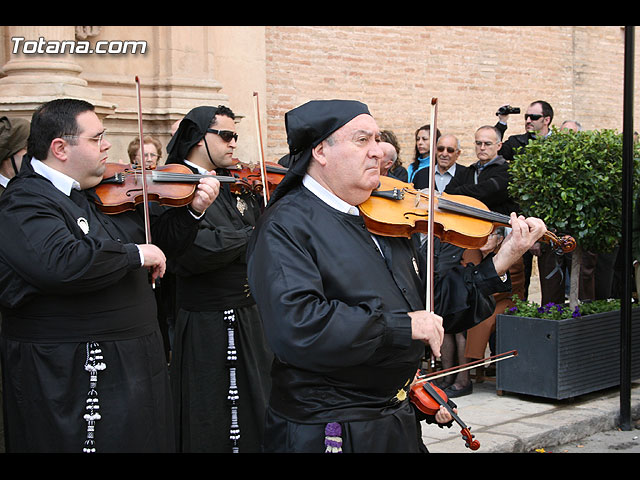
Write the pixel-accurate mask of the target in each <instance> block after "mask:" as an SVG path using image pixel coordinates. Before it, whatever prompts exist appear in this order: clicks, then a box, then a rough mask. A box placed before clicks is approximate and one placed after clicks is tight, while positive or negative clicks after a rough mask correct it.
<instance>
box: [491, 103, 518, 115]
mask: <svg viewBox="0 0 640 480" xmlns="http://www.w3.org/2000/svg"><path fill="white" fill-rule="evenodd" d="M512 113H520V109H519V108H518V107H512V106H511V105H505V106H504V107H500V108H499V109H498V111H497V112H496V115H511V114H512Z"/></svg>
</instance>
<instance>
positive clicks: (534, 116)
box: [524, 113, 544, 120]
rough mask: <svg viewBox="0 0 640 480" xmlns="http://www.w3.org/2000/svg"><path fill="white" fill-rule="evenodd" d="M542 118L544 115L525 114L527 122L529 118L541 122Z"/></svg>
mask: <svg viewBox="0 0 640 480" xmlns="http://www.w3.org/2000/svg"><path fill="white" fill-rule="evenodd" d="M542 117H544V115H539V114H536V113H525V114H524V119H525V120H527V119H528V118H530V119H531V120H540V119H541V118H542Z"/></svg>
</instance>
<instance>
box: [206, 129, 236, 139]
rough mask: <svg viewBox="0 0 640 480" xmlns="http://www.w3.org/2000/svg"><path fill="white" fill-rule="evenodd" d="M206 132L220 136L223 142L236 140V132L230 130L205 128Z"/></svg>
mask: <svg viewBox="0 0 640 480" xmlns="http://www.w3.org/2000/svg"><path fill="white" fill-rule="evenodd" d="M207 132H209V133H215V134H216V135H220V138H221V139H222V140H224V141H225V142H230V141H231V140H232V139H233V140H235V141H236V142H237V141H238V134H237V133H236V132H232V131H231V130H214V129H213V128H207Z"/></svg>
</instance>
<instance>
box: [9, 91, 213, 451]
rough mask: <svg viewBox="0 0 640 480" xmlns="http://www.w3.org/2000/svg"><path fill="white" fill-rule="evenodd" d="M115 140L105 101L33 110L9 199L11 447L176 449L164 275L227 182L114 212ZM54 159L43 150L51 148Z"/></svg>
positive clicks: (49, 105)
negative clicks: (163, 203)
mask: <svg viewBox="0 0 640 480" xmlns="http://www.w3.org/2000/svg"><path fill="white" fill-rule="evenodd" d="M109 148H110V144H109V142H108V141H107V140H106V139H105V138H104V128H103V126H102V122H101V121H100V120H99V118H98V116H97V115H96V114H95V112H94V109H93V106H92V105H91V104H89V103H87V102H84V101H80V100H71V99H61V100H54V101H52V102H49V103H47V104H44V105H43V106H42V107H41V108H40V109H38V110H37V111H36V113H34V115H33V119H32V124H31V134H30V137H29V151H28V155H27V156H26V157H25V158H24V161H23V164H22V168H21V170H20V172H19V174H18V175H17V176H16V177H15V178H14V179H13V180H12V182H11V183H10V185H9V187H8V188H7V190H6V191H5V193H4V194H3V195H2V198H1V201H0V223H1V224H2V228H1V229H0V303H1V305H2V331H1V336H0V353H1V360H2V373H3V382H4V392H3V393H4V407H5V411H4V413H5V421H6V423H5V437H6V448H7V451H8V452H83V451H85V452H94V451H96V452H173V451H175V435H174V425H173V417H172V409H171V396H170V390H169V378H168V369H167V364H166V360H165V355H164V350H163V344H162V337H161V334H160V331H159V328H158V322H157V320H156V302H155V298H154V294H153V290H152V288H151V283H150V275H151V277H152V278H159V277H161V276H162V274H163V272H164V270H165V265H166V256H167V255H168V256H171V255H174V254H177V253H179V252H181V251H183V250H184V249H185V248H186V247H187V246H188V245H189V244H190V243H191V242H192V241H193V239H194V237H195V234H196V232H197V224H198V221H199V220H198V217H199V216H200V215H201V213H202V211H204V210H205V209H206V208H207V207H208V206H209V205H210V204H211V202H212V201H213V200H214V199H215V197H216V195H217V193H218V188H219V182H218V181H217V180H214V179H208V180H205V181H203V183H202V184H201V186H198V188H197V191H196V195H195V197H194V200H193V201H192V203H191V204H190V205H189V206H188V207H180V208H172V209H170V210H167V211H165V212H162V213H161V214H160V212H159V215H158V216H156V215H153V219H152V240H153V241H154V244H147V243H146V240H145V228H144V221H143V215H142V214H141V212H140V211H139V210H136V211H127V212H124V213H120V214H116V215H106V214H104V213H103V212H102V211H100V209H99V208H98V207H97V203H98V202H99V201H100V199H98V198H97V197H96V196H95V192H94V191H93V190H92V187H93V186H95V185H96V184H97V183H99V182H100V181H101V180H102V175H103V173H104V168H105V162H106V158H107V150H108V149H109ZM38 159H41V160H38Z"/></svg>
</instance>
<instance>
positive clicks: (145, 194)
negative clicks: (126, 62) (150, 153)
mask: <svg viewBox="0 0 640 480" xmlns="http://www.w3.org/2000/svg"><path fill="white" fill-rule="evenodd" d="M136 96H137V97H138V134H139V135H140V159H141V162H142V165H141V172H142V175H141V178H142V200H143V201H142V203H143V211H144V233H145V239H146V242H147V243H151V220H150V216H149V194H148V190H147V174H146V172H145V170H146V168H147V165H146V164H147V159H146V157H145V154H144V134H143V132H142V100H141V96H140V79H139V78H138V76H137V75H136ZM151 287H152V288H154V289H155V288H156V282H155V280H154V279H153V276H151Z"/></svg>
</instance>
